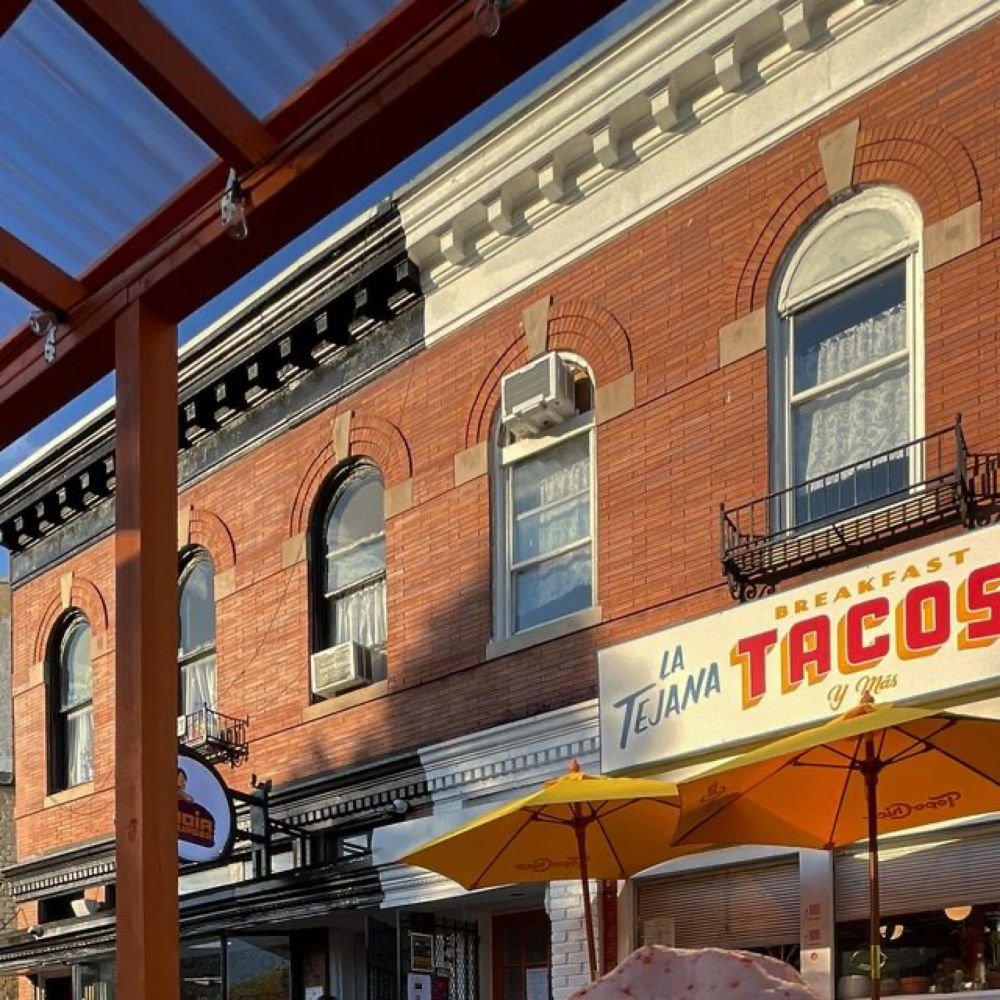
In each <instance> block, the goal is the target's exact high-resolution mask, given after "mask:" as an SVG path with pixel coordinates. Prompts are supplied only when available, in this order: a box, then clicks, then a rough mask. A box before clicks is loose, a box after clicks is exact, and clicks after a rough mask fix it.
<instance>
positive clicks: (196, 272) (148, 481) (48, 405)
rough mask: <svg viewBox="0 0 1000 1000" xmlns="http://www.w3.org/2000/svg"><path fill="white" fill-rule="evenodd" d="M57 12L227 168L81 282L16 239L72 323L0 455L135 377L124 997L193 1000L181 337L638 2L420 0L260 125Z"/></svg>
mask: <svg viewBox="0 0 1000 1000" xmlns="http://www.w3.org/2000/svg"><path fill="white" fill-rule="evenodd" d="M30 2H31V0H0V34H2V33H4V32H5V31H6V30H7V29H8V28H10V27H11V25H13V24H14V22H15V21H16V20H17V19H18V17H19V16H20V15H21V14H22V13H23V12H24V11H25V10H26V9H27V8H28V6H29V4H30ZM55 2H56V3H57V4H58V6H59V8H61V10H62V11H63V12H64V13H65V14H67V15H69V17H70V18H72V20H73V21H75V22H76V24H77V25H79V26H80V27H82V28H83V29H84V31H85V32H86V33H87V34H89V35H90V36H91V37H92V38H93V39H94V40H95V41H96V42H97V43H98V45H99V46H100V47H101V48H103V49H104V50H105V51H106V52H107V53H108V54H109V55H110V56H111V57H113V58H114V59H115V60H116V61H117V62H119V63H120V64H121V65H123V66H124V67H125V68H126V69H127V70H129V71H130V73H131V74H132V75H133V77H134V78H136V79H137V80H138V81H139V82H140V84H142V85H143V86H144V87H145V88H146V89H147V90H148V91H149V92H150V93H151V94H152V95H154V96H155V98H156V99H157V100H158V101H159V102H160V104H161V105H163V106H165V107H166V108H168V109H169V110H170V111H171V112H172V113H173V114H174V115H175V116H176V117H177V118H178V119H179V120H180V121H181V122H182V123H183V124H184V125H185V126H186V127H187V128H188V129H189V130H190V131H191V132H192V133H194V135H196V136H197V137H199V138H200V139H201V140H202V141H203V142H204V143H205V144H207V145H208V147H209V148H210V149H212V150H214V152H215V153H216V154H217V156H218V159H216V160H215V161H214V162H213V163H212V164H210V165H209V166H208V167H207V168H205V169H204V170H203V171H202V172H201V174H199V175H198V176H197V177H195V178H194V180H192V181H191V182H190V183H188V184H187V185H186V186H184V187H183V188H181V189H179V190H177V191H176V192H175V193H174V195H173V196H172V197H171V198H170V200H169V201H168V202H167V203H166V204H165V205H163V206H162V207H161V208H160V209H159V210H157V211H156V212H154V213H153V214H152V215H151V216H150V217H148V218H147V219H146V220H145V222H143V223H141V224H140V225H139V226H138V227H136V228H135V229H133V230H132V231H131V232H130V233H128V234H127V235H126V236H125V238H124V239H122V240H121V241H120V242H119V243H118V245H117V246H115V247H114V248H113V249H112V250H111V251H110V252H108V253H107V254H106V255H105V256H104V257H103V258H102V259H100V260H98V261H97V262H96V263H94V264H92V265H91V266H90V267H89V268H88V269H87V270H86V271H85V272H84V273H83V274H79V275H70V274H67V273H66V272H65V271H64V270H63V269H62V268H60V267H58V266H56V264H54V263H53V262H52V261H51V260H48V259H46V258H45V257H44V256H43V255H42V254H40V253H38V252H37V251H36V250H35V249H33V248H32V247H30V246H28V245H26V244H25V243H24V242H23V241H22V240H20V239H18V238H16V237H15V236H14V235H12V234H11V233H9V232H6V231H3V230H0V280H2V281H3V282H4V283H5V284H6V285H8V286H9V287H10V288H11V289H12V290H13V291H14V292H16V293H17V294H19V295H20V296H21V297H22V298H24V299H27V300H28V301H29V302H32V303H34V304H36V305H37V306H39V307H40V308H41V309H43V310H46V311H48V312H51V313H54V314H55V316H56V318H57V320H58V327H57V329H56V331H55V349H56V350H55V357H54V358H53V357H52V353H53V352H52V343H51V340H52V338H51V332H52V331H44V332H46V333H48V334H50V336H49V337H47V342H46V345H45V349H43V345H42V343H41V341H40V340H39V338H38V337H37V336H36V334H35V332H33V331H32V330H31V328H30V326H29V325H28V324H25V325H24V326H23V327H21V328H20V329H18V330H16V331H15V332H14V333H13V334H11V335H10V336H8V337H7V338H6V339H5V340H4V341H3V342H2V343H0V417H2V419H0V447H4V446H6V445H7V444H9V443H11V442H12V441H14V440H15V439H16V438H18V437H20V436H21V435H23V434H24V433H26V432H27V431H28V430H30V429H31V428H32V427H33V426H34V425H35V424H37V423H38V422H39V421H41V420H43V419H45V418H46V417H48V416H49V415H51V414H53V413H55V412H56V411H57V410H58V409H60V408H61V407H62V406H63V405H65V404H66V403H68V402H70V401H71V400H72V399H74V398H75V397H76V396H77V395H79V393H80V392H82V391H83V390H85V389H86V388H88V387H89V386H90V385H92V384H93V383H95V382H96V381H97V380H98V379H100V378H101V377H103V376H104V375H106V374H108V373H109V372H111V371H112V370H115V371H116V372H117V414H116V420H117V424H116V455H115V469H116V476H117V490H116V493H117V503H116V532H115V593H116V621H117V623H118V627H117V636H116V650H115V715H116V727H115V840H116V848H115V849H116V865H117V893H116V898H117V913H116V916H117V928H118V933H117V966H116V987H117V994H118V995H119V996H122V997H127V998H128V1000H154V998H155V1000H177V997H178V990H179V983H178V979H179V976H178V971H177V970H178V968H179V954H178V938H179V908H178V899H177V827H176V808H177V801H176V791H175V785H174V769H175V766H176V754H177V738H176V729H175V725H176V724H175V719H174V712H173V708H174V706H175V705H176V704H177V663H176V650H177V635H176V631H177V622H176V617H175V616H174V615H169V614H168V615H164V614H163V613H162V609H163V608H169V607H176V602H177V580H176V547H177V538H176V504H177V500H176V497H177V461H176V456H177V329H176V324H177V323H178V322H179V321H180V320H182V319H184V318H185V317H186V316H187V315H189V314H190V313H191V312H193V311H194V310H195V309H197V308H198V307H199V306H201V305H203V304H204V303H205V302H207V301H209V300H210V299H212V298H213V297H214V296H216V295H217V294H219V293H220V292H222V291H223V290H225V289H226V288H227V287H228V286H229V285H230V284H232V283H233V282H234V281H235V280H236V279H237V278H239V277H240V276H242V275H244V274H245V273H247V272H248V271H249V270H250V269H251V268H253V267H254V266H256V265H257V264H259V263H261V262H262V261H264V260H265V259H266V258H268V257H269V256H271V255H272V254H273V253H275V252H276V251H277V250H279V249H280V248H281V247H283V246H284V245H285V244H286V243H287V242H288V241H289V240H290V239H292V238H294V237H295V236H297V235H299V234H300V233H302V232H304V231H305V230H306V229H307V228H308V227H309V226H311V225H312V224H314V223H316V222H318V221H320V220H321V219H323V218H324V217H325V216H326V215H328V214H329V213H330V212H331V211H333V210H334V209H335V208H336V207H337V206H339V205H341V204H343V203H344V201H346V200H347V199H348V198H350V197H351V196H352V195H354V194H356V193H357V192H359V191H361V190H363V189H364V187H365V186H366V185H368V184H369V183H371V182H372V181H374V180H376V179H378V178H379V177H380V176H382V175H383V174H384V173H385V172H386V171H387V170H388V169H390V168H391V167H393V166H395V165H396V164H397V163H399V162H400V161H402V160H403V159H405V158H406V157H407V156H409V155H410V154H412V153H414V152H416V151H417V150H418V149H420V148H421V147H422V146H423V145H424V144H426V143H427V142H428V141H429V140H431V139H433V138H434V137H435V136H437V135H438V134H439V133H441V132H442V131H444V129H446V128H447V127H448V126H449V125H451V124H453V123H454V122H456V121H458V120H459V119H460V118H462V117H463V116H464V115H465V114H467V113H468V112H470V111H472V110H474V109H475V108H476V107H477V106H478V105H479V104H480V103H481V102H482V101H484V100H485V99H486V98H488V97H490V96H492V95H493V94H494V93H496V92H497V91H498V90H500V89H501V88H502V87H503V86H505V85H506V84H507V83H510V82H511V81H513V80H514V79H516V78H517V77H518V76H519V75H521V74H522V73H523V72H524V71H526V70H527V69H529V68H530V67H531V66H533V65H535V64H536V63H537V62H539V61H540V60H541V59H543V58H544V57H545V56H547V55H549V54H550V53H552V52H554V51H555V50H556V49H557V48H558V47H560V46H561V45H562V44H563V43H565V42H567V41H569V40H570V39H571V38H573V37H574V36H575V35H576V34H578V33H579V32H580V31H582V30H583V29H584V28H586V27H589V26H590V25H591V24H593V23H595V22H596V21H598V20H599V19H600V18H602V17H603V16H604V15H605V14H607V13H609V12H610V11H611V10H613V9H614V8H615V7H617V6H618V5H619V4H620V3H621V2H623V0H587V2H586V3H583V2H577V3H560V4H553V3H552V0H503V2H502V3H498V4H497V6H498V7H499V8H502V10H503V25H502V29H501V31H500V33H499V34H498V35H497V36H496V37H484V36H483V35H481V34H480V33H479V31H478V29H477V27H476V24H475V23H474V20H473V11H474V7H475V3H474V0H402V2H400V3H398V4H397V5H396V6H395V7H394V8H393V9H392V10H391V12H390V13H389V14H388V15H387V16H385V17H384V18H383V19H382V20H381V21H379V22H378V23H377V24H376V25H375V26H374V27H373V28H372V29H371V30H369V31H368V32H366V33H365V34H363V35H361V36H360V37H359V38H357V39H356V40H355V41H354V42H353V43H352V44H350V45H349V46H348V47H347V48H346V49H345V50H344V51H343V53H342V54H341V55H340V56H338V57H337V58H336V59H334V60H333V61H332V62H330V63H329V64H327V66H326V67H325V68H323V69H322V70H321V71H320V72H319V73H318V74H317V75H315V76H314V77H313V78H312V80H311V81H310V82H309V83H307V84H306V85H305V86H304V87H302V88H301V89H300V90H299V91H298V93H296V94H295V95H293V96H292V97H291V98H290V99H289V100H288V101H286V103H285V104H284V105H283V106H281V107H279V108H278V109H277V110H276V111H275V112H273V113H272V114H270V115H269V116H268V117H267V118H265V119H263V120H260V119H258V118H256V117H255V116H254V115H253V114H251V112H250V111H249V110H248V109H247V108H246V107H245V106H244V105H243V104H242V103H241V102H240V101H239V100H238V99H237V98H236V97H235V96H234V95H233V94H232V93H231V92H230V91H229V90H228V89H227V88H226V87H225V86H224V85H223V84H222V83H221V82H220V81H219V80H218V78H217V77H216V76H215V74H213V73H212V71H211V70H210V69H209V67H207V66H206V65H204V64H203V63H202V62H200V61H199V60H198V59H197V58H196V57H195V55H194V54H193V53H192V52H191V51H190V50H189V49H188V48H187V47H185V45H184V44H182V43H181V42H180V41H179V40H178V38H177V37H175V35H174V34H172V33H171V31H170V30H168V29H167V28H166V27H165V26H164V25H163V24H162V23H161V22H160V21H159V20H157V18H156V17H155V16H154V15H152V14H151V13H150V12H149V10H148V9H147V8H146V7H145V6H143V4H142V3H141V2H140V0H55ZM69 69H70V70H71V69H72V67H69ZM58 138H59V137H58V136H54V137H53V139H54V140H58ZM69 152H71V150H70V151H69ZM230 169H234V170H235V171H236V173H237V176H238V179H239V182H240V186H241V188H242V190H243V191H244V192H245V196H246V197H247V199H248V203H249V205H250V214H249V226H250V234H249V238H248V239H245V240H242V241H239V242H237V241H234V240H232V239H230V237H229V235H228V234H227V233H226V232H225V230H224V227H223V226H222V224H221V221H220V215H219V201H220V197H221V195H222V192H223V189H224V186H225V185H226V182H227V176H228V174H229V171H230Z"/></svg>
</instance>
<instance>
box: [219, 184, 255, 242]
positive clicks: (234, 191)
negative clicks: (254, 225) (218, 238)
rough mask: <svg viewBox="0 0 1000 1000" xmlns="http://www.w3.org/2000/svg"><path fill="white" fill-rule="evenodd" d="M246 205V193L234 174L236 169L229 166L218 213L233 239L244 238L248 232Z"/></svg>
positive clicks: (247, 203)
mask: <svg viewBox="0 0 1000 1000" xmlns="http://www.w3.org/2000/svg"><path fill="white" fill-rule="evenodd" d="M248 207H249V199H248V198H247V193H246V192H245V191H244V190H243V186H242V185H241V184H240V179H239V177H237V176H236V170H235V169H234V168H233V167H230V168H229V179H228V180H227V181H226V190H225V191H223V193H222V200H221V201H220V202H219V215H220V216H221V218H222V225H223V226H225V228H226V232H227V233H229V235H230V236H232V238H233V239H234V240H245V239H246V238H247V236H248V235H249V233H250V230H249V228H248V227H247V208H248Z"/></svg>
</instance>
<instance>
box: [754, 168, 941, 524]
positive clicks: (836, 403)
mask: <svg viewBox="0 0 1000 1000" xmlns="http://www.w3.org/2000/svg"><path fill="white" fill-rule="evenodd" d="M921 230H922V224H921V219H920V212H919V210H918V208H917V206H916V204H915V203H914V202H913V200H912V199H911V198H909V197H908V196H907V195H905V194H904V193H902V192H901V191H896V190H894V189H887V188H877V189H869V190H866V191H863V192H861V193H859V194H857V195H855V196H854V197H852V198H850V199H848V200H847V201H844V202H841V203H840V204H839V205H837V206H835V207H834V208H832V209H831V210H830V211H829V212H827V213H826V214H825V215H824V216H823V217H822V218H821V219H820V220H818V221H817V222H816V223H815V224H814V225H813V226H811V227H810V228H809V229H808V230H807V231H806V233H805V234H804V236H803V237H802V238H801V239H800V240H799V241H798V243H797V245H796V246H795V247H794V248H793V251H792V253H791V255H790V257H789V259H788V261H787V263H786V264H785V265H784V267H783V269H782V274H781V279H780V282H779V284H778V296H777V302H776V308H777V324H776V327H777V337H776V338H775V341H776V342H774V341H772V347H773V348H774V350H772V353H771V358H772V417H773V424H774V444H775V447H774V449H773V454H774V456H775V463H774V469H773V473H774V481H775V489H776V490H778V491H781V490H787V491H788V492H787V493H785V494H784V498H785V499H784V502H783V503H781V504H780V505H779V506H780V509H779V510H777V511H776V514H777V516H778V518H779V519H780V521H781V523H782V524H783V525H784V526H785V527H788V528H791V527H807V526H809V525H816V524H821V523H823V522H824V521H827V520H829V519H830V518H832V517H835V516H836V515H837V514H838V513H840V512H842V511H849V510H856V509H859V508H863V507H865V506H867V505H870V504H875V503H884V502H888V501H891V500H892V499H893V498H894V497H897V496H898V497H902V496H904V495H905V494H906V493H907V491H908V490H909V488H910V486H911V485H912V484H913V483H915V482H918V481H919V479H920V476H921V472H922V461H923V456H922V454H921V452H920V450H919V446H918V445H917V444H916V443H915V442H916V439H917V438H919V437H920V436H921V435H922V434H923V413H922V401H921V396H920V393H921V352H922V343H921V305H922V285H921V273H922V271H921V266H920V259H919V258H920V234H921Z"/></svg>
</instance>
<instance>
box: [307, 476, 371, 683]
mask: <svg viewBox="0 0 1000 1000" xmlns="http://www.w3.org/2000/svg"><path fill="white" fill-rule="evenodd" d="M383 492H384V491H383V485H382V474H381V473H380V472H379V470H378V468H377V467H376V466H374V465H372V464H371V463H369V462H355V463H353V464H352V465H350V466H348V467H346V468H344V469H340V470H338V471H337V472H336V473H335V474H334V476H333V478H332V479H331V480H330V483H329V484H328V487H327V489H326V490H325V491H324V493H323V494H321V496H320V498H319V502H318V504H317V508H316V517H315V519H314V521H313V527H312V555H313V574H312V582H313V597H314V600H313V652H314V653H319V652H322V651H323V650H326V649H329V648H331V647H333V646H336V645H339V644H340V643H344V642H356V643H358V644H359V645H361V646H364V647H365V648H366V649H367V650H368V653H369V656H370V658H371V674H372V678H373V679H378V678H380V677H384V676H385V659H386V654H385V649H386V608H385V601H386V593H385V559H386V556H385V507H384V502H383Z"/></svg>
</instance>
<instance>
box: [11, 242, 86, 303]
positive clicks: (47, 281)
mask: <svg viewBox="0 0 1000 1000" xmlns="http://www.w3.org/2000/svg"><path fill="white" fill-rule="evenodd" d="M0 281H2V282H3V283H4V284H5V285H7V287H8V288H11V289H13V290H14V291H15V292H17V294H18V295H20V296H21V297H22V298H25V299H27V300H28V301H29V302H33V303H34V304H35V305H36V306H39V307H41V308H42V309H52V310H55V311H56V312H67V311H68V310H69V308H70V307H71V306H73V305H76V303H77V302H79V301H80V300H81V299H83V298H85V297H86V295H87V288H86V286H85V285H82V284H81V283H80V282H79V281H77V280H76V278H72V277H70V276H69V275H68V274H67V273H66V272H65V271H63V270H62V269H61V268H58V267H56V265H55V264H53V263H52V261H50V260H48V259H47V258H45V257H43V256H42V255H41V254H40V253H36V252H35V251H34V250H32V249H31V247H29V246H27V245H26V244H25V243H22V242H21V241H20V240H19V239H18V238H17V237H16V236H14V235H13V234H12V233H9V232H7V230H6V229H2V228H0Z"/></svg>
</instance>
